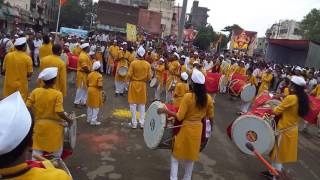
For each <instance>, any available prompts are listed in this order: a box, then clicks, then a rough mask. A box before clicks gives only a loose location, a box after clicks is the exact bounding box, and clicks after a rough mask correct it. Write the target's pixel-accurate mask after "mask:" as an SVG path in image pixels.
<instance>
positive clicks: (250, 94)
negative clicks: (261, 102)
mask: <svg viewBox="0 0 320 180" xmlns="http://www.w3.org/2000/svg"><path fill="white" fill-rule="evenodd" d="M255 96H256V87H255V86H254V85H250V84H247V85H245V86H244V88H243V89H242V91H241V94H240V97H241V100H242V101H244V102H249V101H252V100H253V98H254V97H255Z"/></svg>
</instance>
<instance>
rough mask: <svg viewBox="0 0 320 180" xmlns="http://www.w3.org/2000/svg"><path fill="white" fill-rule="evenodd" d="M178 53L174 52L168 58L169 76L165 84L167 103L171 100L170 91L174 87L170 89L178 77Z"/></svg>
mask: <svg viewBox="0 0 320 180" xmlns="http://www.w3.org/2000/svg"><path fill="white" fill-rule="evenodd" d="M178 59H179V54H178V53H176V52H174V53H173V54H172V55H171V57H170V58H169V63H168V66H169V77H168V80H167V82H166V83H167V84H166V102H167V103H169V102H170V101H172V91H173V90H174V89H170V87H173V84H175V83H176V82H177V81H178V80H179V79H180V72H179V69H180V63H179V61H178Z"/></svg>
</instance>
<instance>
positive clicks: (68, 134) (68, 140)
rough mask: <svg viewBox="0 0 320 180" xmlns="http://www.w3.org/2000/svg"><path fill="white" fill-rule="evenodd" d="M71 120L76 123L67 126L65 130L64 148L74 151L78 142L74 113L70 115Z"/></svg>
mask: <svg viewBox="0 0 320 180" xmlns="http://www.w3.org/2000/svg"><path fill="white" fill-rule="evenodd" d="M70 119H73V120H74V121H73V123H72V125H71V126H65V128H64V143H63V148H64V149H67V150H71V151H73V150H74V148H75V147H76V141H77V121H76V120H75V119H76V115H75V113H74V112H73V113H71V114H70Z"/></svg>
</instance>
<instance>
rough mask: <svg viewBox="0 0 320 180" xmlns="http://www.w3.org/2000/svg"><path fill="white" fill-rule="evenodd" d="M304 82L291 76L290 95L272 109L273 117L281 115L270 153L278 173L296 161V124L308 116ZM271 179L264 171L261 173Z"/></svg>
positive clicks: (308, 108)
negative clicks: (284, 166)
mask: <svg viewBox="0 0 320 180" xmlns="http://www.w3.org/2000/svg"><path fill="white" fill-rule="evenodd" d="M305 86H306V81H305V80H304V79H303V78H302V77H298V76H292V78H291V83H290V85H289V91H290V95H288V96H287V97H285V98H284V99H283V100H282V102H281V103H280V105H278V106H277V107H275V108H274V109H273V113H274V114H275V115H281V118H280V120H279V122H278V124H277V130H278V131H279V132H280V134H279V135H278V136H277V138H276V143H275V145H274V147H273V149H272V151H271V153H270V159H271V161H272V166H273V167H274V168H275V169H277V170H278V171H279V172H281V171H282V170H283V164H284V163H293V162H297V160H298V124H299V119H301V117H303V116H305V115H306V114H308V112H309V110H310V107H309V99H308V96H307V94H306V93H305V91H304V89H305ZM262 174H263V175H265V176H268V177H272V175H271V174H270V173H269V172H268V171H266V172H263V173H262Z"/></svg>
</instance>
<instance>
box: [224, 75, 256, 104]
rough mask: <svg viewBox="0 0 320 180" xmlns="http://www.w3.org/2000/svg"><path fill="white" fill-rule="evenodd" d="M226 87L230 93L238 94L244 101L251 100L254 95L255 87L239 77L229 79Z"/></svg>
mask: <svg viewBox="0 0 320 180" xmlns="http://www.w3.org/2000/svg"><path fill="white" fill-rule="evenodd" d="M228 89H229V93H230V94H231V95H234V96H240V98H241V100H242V101H244V102H249V101H251V100H252V99H253V98H254V97H255V95H256V87H255V86H254V85H251V84H247V83H246V82H245V81H243V80H240V79H233V80H231V81H230V82H229V86H228Z"/></svg>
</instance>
